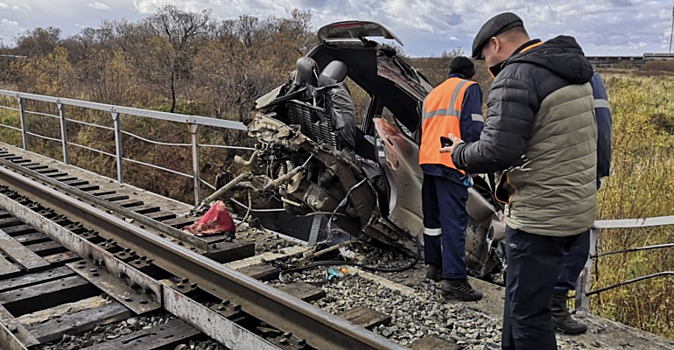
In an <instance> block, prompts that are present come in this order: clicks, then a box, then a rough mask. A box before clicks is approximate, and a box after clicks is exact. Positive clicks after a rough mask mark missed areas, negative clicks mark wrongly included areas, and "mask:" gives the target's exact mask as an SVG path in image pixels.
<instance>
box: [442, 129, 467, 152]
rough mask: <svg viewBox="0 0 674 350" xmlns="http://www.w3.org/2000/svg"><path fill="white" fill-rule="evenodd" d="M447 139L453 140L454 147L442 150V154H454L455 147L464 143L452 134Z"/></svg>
mask: <svg viewBox="0 0 674 350" xmlns="http://www.w3.org/2000/svg"><path fill="white" fill-rule="evenodd" d="M447 137H449V139H450V140H452V145H451V146H449V147H443V148H440V153H452V152H454V147H456V145H458V144H460V143H464V142H463V140H462V139H460V138H459V137H458V136H456V135H454V134H452V133H450V134H449V135H447Z"/></svg>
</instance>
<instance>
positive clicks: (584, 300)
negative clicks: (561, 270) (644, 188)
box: [575, 216, 674, 312]
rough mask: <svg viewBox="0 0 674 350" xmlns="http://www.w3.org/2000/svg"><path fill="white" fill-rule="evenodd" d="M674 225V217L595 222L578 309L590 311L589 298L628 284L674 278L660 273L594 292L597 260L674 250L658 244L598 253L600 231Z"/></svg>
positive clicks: (671, 245) (580, 282) (580, 280)
mask: <svg viewBox="0 0 674 350" xmlns="http://www.w3.org/2000/svg"><path fill="white" fill-rule="evenodd" d="M671 225H674V216H660V217H653V218H642V219H619V220H597V221H595V222H594V226H593V227H592V229H590V257H589V259H587V262H586V264H585V267H584V268H583V271H582V272H581V274H580V276H579V278H578V284H577V288H576V290H577V291H576V297H575V303H576V309H577V310H583V311H588V312H589V310H590V302H589V297H590V296H592V295H595V294H599V293H601V292H604V291H607V290H610V289H613V288H617V287H621V286H624V285H627V284H632V283H636V282H639V281H643V280H646V279H649V278H656V277H664V276H674V271H660V272H657V273H653V274H650V275H646V276H640V277H636V278H633V279H630V280H628V281H622V282H619V283H617V284H614V285H611V286H607V287H604V288H601V289H597V290H594V291H591V290H590V287H591V284H592V283H591V279H590V277H591V275H592V269H593V268H594V265H595V264H596V260H597V259H599V258H601V257H604V256H609V255H614V254H625V253H631V252H638V251H646V250H654V249H664V248H674V243H666V244H657V245H651V246H644V247H632V248H625V249H621V250H616V251H609V252H602V253H597V240H598V238H599V231H600V230H602V229H638V228H648V227H656V226H671Z"/></svg>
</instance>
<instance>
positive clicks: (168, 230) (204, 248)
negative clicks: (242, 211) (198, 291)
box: [0, 158, 218, 252]
mask: <svg viewBox="0 0 674 350" xmlns="http://www.w3.org/2000/svg"><path fill="white" fill-rule="evenodd" d="M0 165H4V166H5V167H7V168H9V169H12V170H14V171H16V172H21V173H27V174H30V176H32V177H33V178H34V179H37V180H39V181H40V182H41V183H45V184H48V185H49V186H51V187H53V188H57V189H59V190H61V191H64V192H68V193H70V194H72V195H73V196H75V197H78V198H82V199H84V200H86V201H87V202H89V203H92V204H93V205H96V206H98V207H101V208H105V209H107V210H110V211H113V212H115V213H117V214H119V215H121V216H123V217H126V218H130V219H133V220H135V221H136V222H138V223H140V224H142V225H145V226H147V227H149V228H152V229H154V230H157V231H159V232H161V233H164V234H166V235H168V236H171V237H175V238H178V239H180V240H182V241H184V242H186V243H188V244H190V245H192V246H194V247H195V248H196V249H199V252H208V251H209V249H210V248H213V249H217V247H218V245H217V243H216V244H215V246H213V244H211V245H208V244H207V243H206V242H205V241H203V240H201V239H199V238H198V237H195V236H193V235H191V234H187V233H185V232H183V231H181V230H178V229H176V228H173V227H171V226H168V225H165V224H163V223H161V222H159V221H156V220H152V219H150V218H148V217H147V216H145V215H142V214H138V213H136V212H134V211H133V210H130V209H127V208H124V207H121V206H119V205H116V204H114V203H112V202H108V201H106V200H104V199H100V198H98V197H96V196H94V195H92V194H90V193H87V192H85V191H82V190H79V189H77V188H73V187H71V186H69V185H66V184H64V183H62V182H60V181H58V180H56V179H53V178H50V177H48V176H45V175H42V174H40V173H38V172H36V171H33V170H29V169H26V168H24V167H23V166H21V165H19V164H15V163H13V162H10V161H8V160H5V159H2V158H0Z"/></svg>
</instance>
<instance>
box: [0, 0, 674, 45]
mask: <svg viewBox="0 0 674 350" xmlns="http://www.w3.org/2000/svg"><path fill="white" fill-rule="evenodd" d="M165 4H174V5H176V6H178V7H180V8H182V9H184V10H192V11H198V10H202V9H211V10H212V11H213V14H214V16H216V17H217V18H221V19H224V18H235V17H238V16H239V15H242V14H248V15H254V16H258V17H266V16H287V15H289V13H290V11H292V9H294V8H299V9H304V10H309V11H311V12H312V14H313V20H312V25H313V27H314V29H318V28H320V27H321V26H322V25H324V24H327V23H330V22H333V21H340V20H347V19H361V20H372V21H375V22H379V23H381V24H383V25H384V26H386V27H388V28H389V29H390V30H391V31H392V32H393V33H395V34H396V35H397V36H398V37H399V38H400V39H402V41H403V43H404V44H405V46H404V50H405V52H406V53H407V54H409V55H411V56H430V55H436V56H437V55H439V54H440V53H442V51H443V50H451V49H453V48H456V47H462V48H463V49H464V51H466V52H467V53H469V52H470V46H471V44H472V39H473V36H474V35H475V33H476V32H477V31H478V29H479V28H480V26H481V25H482V23H483V22H484V21H485V20H487V19H488V18H489V17H491V16H493V15H496V14H498V13H500V12H504V11H513V12H515V13H517V14H518V15H520V17H522V18H523V19H524V23H525V26H526V27H527V29H528V30H529V32H530V33H531V34H532V36H534V37H539V38H541V39H549V38H551V37H554V36H556V35H559V34H569V35H573V36H575V37H576V38H577V39H578V41H579V43H580V44H581V45H582V46H583V48H584V49H585V52H586V54H588V55H641V54H643V53H644V52H667V51H668V49H669V36H670V29H671V23H672V22H671V21H672V6H673V5H674V1H672V0H669V1H660V0H652V1H647V0H594V1H593V0H589V1H588V0H566V1H548V0H539V1H531V0H529V1H525V0H508V1H503V0H454V1H447V0H444V1H440V0H371V1H367V0H93V1H92V0H0V38H1V39H2V41H3V43H4V45H12V44H13V43H14V38H15V37H16V35H17V34H19V33H22V32H24V31H26V30H31V29H34V28H36V27H49V26H53V27H58V28H61V29H62V30H63V33H64V35H72V34H76V33H78V32H79V31H80V29H81V28H83V27H98V26H99V25H100V23H101V20H102V19H121V18H126V19H128V20H137V19H139V18H142V17H145V16H147V15H148V14H151V13H152V12H153V11H154V10H155V9H157V8H158V7H161V6H162V5H165Z"/></svg>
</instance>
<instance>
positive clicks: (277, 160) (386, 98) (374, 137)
mask: <svg viewBox="0 0 674 350" xmlns="http://www.w3.org/2000/svg"><path fill="white" fill-rule="evenodd" d="M356 22H357V23H360V24H363V25H362V26H361V27H356V24H355V23H356ZM340 23H351V25H352V26H349V25H343V26H341V27H340V26H336V25H335V24H333V25H328V26H325V27H323V28H321V31H319V37H320V38H321V39H322V40H323V41H322V42H321V43H320V44H319V45H318V46H316V47H315V48H314V49H312V50H311V52H310V53H309V54H308V55H307V57H309V58H311V59H313V60H315V62H316V63H317V66H318V67H319V69H320V70H321V71H322V70H323V68H325V67H326V66H327V65H328V64H329V63H330V62H332V61H334V60H338V61H341V62H343V63H345V64H346V66H347V76H348V77H349V78H350V79H351V80H352V81H353V82H355V83H356V84H358V85H359V86H360V87H361V88H363V90H365V91H366V92H367V93H368V94H369V95H370V98H371V101H370V104H369V107H368V109H367V111H366V112H365V115H364V116H363V122H362V124H361V125H360V126H359V127H358V128H359V130H360V131H362V136H361V137H360V138H359V141H358V142H357V143H356V145H357V146H356V147H355V149H353V150H352V149H349V148H344V147H343V146H340V142H339V140H338V138H339V134H338V132H337V131H336V130H334V126H333V125H332V123H331V122H330V118H329V117H328V116H329V113H330V111H328V110H327V108H328V107H327V106H325V105H322V104H321V102H320V101H322V98H323V97H322V95H321V93H322V92H321V91H323V90H321V89H322V88H321V87H313V86H308V85H307V83H303V82H301V81H300V80H301V79H298V78H297V74H295V76H294V77H293V78H291V79H290V80H289V82H288V83H286V84H284V85H282V86H280V87H278V88H277V89H275V90H273V91H272V92H270V93H269V94H267V95H265V96H263V97H261V98H260V99H258V101H257V106H256V108H255V109H254V110H253V111H252V112H251V117H252V122H251V123H250V124H249V135H250V136H251V137H253V138H254V139H256V140H257V141H258V146H257V150H258V151H257V152H256V154H255V157H254V158H255V159H254V161H251V162H248V165H250V166H251V168H252V171H253V172H254V173H256V174H257V176H258V177H260V176H262V177H267V178H268V179H267V180H265V181H263V183H266V185H265V186H264V187H263V191H262V193H268V192H271V193H272V194H273V196H271V197H278V198H280V200H279V203H278V205H279V206H282V207H283V208H284V209H285V210H286V211H287V212H289V213H291V214H295V215H305V216H306V215H323V216H324V217H326V218H327V219H328V222H329V223H328V228H327V229H328V231H331V230H336V229H338V230H341V231H345V232H347V233H349V234H350V235H352V236H356V237H358V236H361V235H363V234H364V235H365V236H367V237H370V238H372V239H376V240H378V241H381V242H384V243H387V244H390V245H392V246H396V247H398V248H399V249H402V250H403V251H406V252H408V253H410V254H414V253H416V250H417V247H416V245H417V243H416V242H417V241H422V240H418V239H419V238H421V237H422V235H423V213H422V199H421V186H422V182H423V173H422V171H421V168H420V167H419V166H418V157H419V146H418V144H417V143H416V142H415V140H414V138H413V135H414V133H415V132H416V131H417V129H418V127H419V120H420V106H421V105H422V103H423V100H424V98H425V96H426V95H427V94H428V93H429V92H430V91H431V90H432V86H431V85H430V84H429V83H428V81H427V80H426V79H425V78H424V77H423V76H422V75H421V74H419V73H417V71H416V70H415V69H414V68H413V67H412V66H410V65H409V64H408V63H407V62H405V61H404V60H402V59H401V58H400V57H398V56H397V55H396V52H395V50H393V49H391V48H390V47H387V46H385V45H382V44H378V43H375V42H372V41H368V40H366V39H363V37H364V36H371V35H373V33H374V34H377V33H378V35H379V36H383V37H390V38H393V39H395V36H393V35H392V34H391V33H390V32H388V31H387V30H385V28H383V27H382V26H377V25H376V23H375V24H372V23H370V22H358V21H349V22H340ZM368 23H369V24H368ZM338 24H339V23H338ZM370 24H371V25H370ZM365 34H367V35H365ZM353 38H360V39H361V40H357V41H356V40H336V39H353ZM384 109H386V110H387V111H388V112H390V114H388V113H387V114H386V115H384V114H385V113H384ZM391 114H392V115H391ZM370 149H371V152H370ZM369 154H371V155H372V156H368V155H369ZM485 184H486V183H485ZM488 191H489V190H487V192H488ZM487 196H488V197H491V195H490V194H489V193H488V194H487ZM266 197H267V198H269V197H270V196H266ZM467 211H468V214H469V216H470V220H469V222H470V223H469V228H468V232H467V238H466V250H467V267H468V269H469V271H470V272H471V273H472V274H474V275H477V276H486V275H488V274H490V273H493V272H494V271H495V270H498V267H499V264H500V259H499V257H498V256H497V254H496V253H495V246H496V244H494V242H493V240H494V237H501V236H502V234H501V231H502V230H503V227H502V225H501V223H502V219H501V217H500V216H499V215H500V213H499V211H498V210H497V209H496V208H495V206H494V205H492V203H491V202H490V200H488V199H487V198H485V194H481V193H480V192H478V191H477V190H475V189H473V188H471V189H470V190H469V199H468V203H467Z"/></svg>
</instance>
